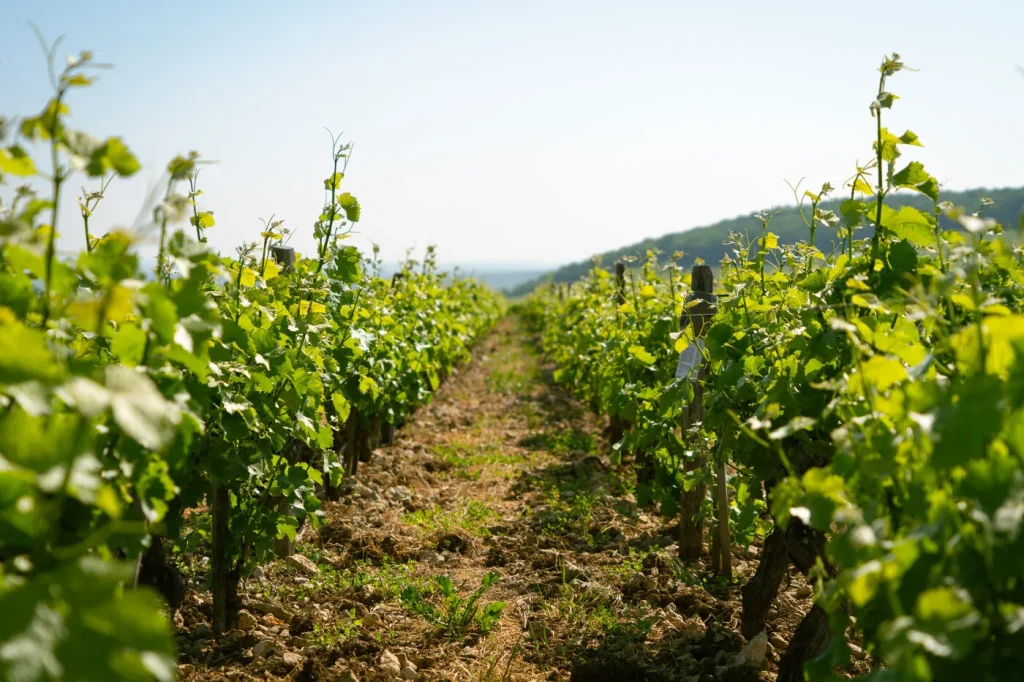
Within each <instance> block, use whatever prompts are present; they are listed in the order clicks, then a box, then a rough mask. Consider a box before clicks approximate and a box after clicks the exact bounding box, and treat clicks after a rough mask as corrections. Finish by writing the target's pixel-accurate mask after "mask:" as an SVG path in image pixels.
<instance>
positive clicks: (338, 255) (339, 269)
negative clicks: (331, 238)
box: [331, 246, 363, 284]
mask: <svg viewBox="0 0 1024 682" xmlns="http://www.w3.org/2000/svg"><path fill="white" fill-rule="evenodd" d="M362 260H363V257H362V255H361V254H360V253H359V249H357V248H356V247H354V246H343V247H341V248H339V249H336V250H335V252H334V268H333V270H332V272H331V274H332V275H333V276H334V278H336V279H338V280H341V281H342V282H345V283H346V284H355V283H356V282H358V281H359V279H360V277H361V276H362V273H361V270H360V267H359V264H360V263H361V262H362Z"/></svg>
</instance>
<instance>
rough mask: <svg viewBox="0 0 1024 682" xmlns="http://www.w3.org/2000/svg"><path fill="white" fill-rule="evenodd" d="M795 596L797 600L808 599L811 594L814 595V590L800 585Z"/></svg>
mask: <svg viewBox="0 0 1024 682" xmlns="http://www.w3.org/2000/svg"><path fill="white" fill-rule="evenodd" d="M795 594H796V598H797V599H806V598H807V597H810V596H811V595H812V594H814V588H813V587H811V586H810V585H801V586H800V587H798V588H796V592H795Z"/></svg>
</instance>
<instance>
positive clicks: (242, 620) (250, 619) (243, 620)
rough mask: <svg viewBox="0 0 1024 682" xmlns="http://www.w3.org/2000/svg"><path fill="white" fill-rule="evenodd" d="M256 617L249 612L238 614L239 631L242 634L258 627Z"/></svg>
mask: <svg viewBox="0 0 1024 682" xmlns="http://www.w3.org/2000/svg"><path fill="white" fill-rule="evenodd" d="M256 622H257V621H256V616H254V615H252V614H251V613H249V612H248V611H244V610H243V611H239V612H238V629H239V630H241V631H242V632H249V631H250V630H252V629H253V628H254V627H256Z"/></svg>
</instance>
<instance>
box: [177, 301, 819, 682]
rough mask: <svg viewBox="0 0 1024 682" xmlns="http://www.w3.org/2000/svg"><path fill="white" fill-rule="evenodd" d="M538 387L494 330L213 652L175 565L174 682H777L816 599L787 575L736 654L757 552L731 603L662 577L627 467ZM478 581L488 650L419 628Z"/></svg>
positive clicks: (450, 630)
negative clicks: (762, 623)
mask: <svg viewBox="0 0 1024 682" xmlns="http://www.w3.org/2000/svg"><path fill="white" fill-rule="evenodd" d="M549 369H550V368H548V367H546V366H545V364H544V361H543V359H542V357H541V356H540V355H539V354H538V352H537V351H536V350H535V346H534V345H533V343H532V342H531V339H530V338H529V336H528V334H527V332H526V331H525V330H524V328H523V327H522V325H521V322H520V321H519V320H517V319H516V318H515V317H510V318H507V319H505V320H504V321H503V322H502V323H501V324H500V325H499V326H498V327H497V329H495V331H494V332H492V334H491V335H490V336H489V337H488V338H487V339H486V340H484V341H483V342H482V343H480V344H479V345H478V346H477V348H476V349H475V352H474V357H473V360H472V362H471V363H469V364H467V365H465V366H463V367H462V368H460V370H459V371H456V372H455V373H454V374H453V375H452V376H451V377H449V378H448V380H447V381H446V382H445V384H444V385H443V386H442V387H441V388H440V390H438V392H437V394H436V396H435V398H434V401H433V402H432V403H431V404H430V405H429V406H427V407H425V408H423V409H421V410H420V411H419V412H418V413H417V414H416V415H415V416H414V418H413V419H412V420H410V423H408V424H407V425H405V426H404V427H403V428H402V429H401V430H400V431H399V433H398V437H397V439H396V442H395V444H394V445H391V446H388V447H382V448H380V449H378V450H377V451H376V452H375V453H374V456H373V458H372V461H371V462H370V463H368V464H363V465H360V470H359V473H358V475H357V476H355V477H353V478H350V479H348V480H346V481H345V486H344V494H343V496H342V498H341V500H340V501H339V502H337V503H329V504H328V505H327V507H326V514H327V521H326V524H325V525H324V526H323V527H321V528H320V529H319V530H317V531H313V530H310V529H309V528H308V527H307V528H304V529H303V531H302V532H301V533H300V535H299V538H298V542H297V545H296V549H295V552H296V554H295V555H292V556H291V557H289V558H287V559H283V560H280V561H277V562H274V563H273V564H270V565H268V566H265V567H263V568H261V569H257V571H256V572H255V574H254V575H253V576H251V577H250V578H249V579H248V580H247V581H246V582H245V584H244V586H243V588H242V597H243V600H244V603H245V607H246V610H245V611H244V612H243V613H242V617H241V619H240V628H239V630H238V631H236V632H233V633H231V634H229V635H227V636H225V637H223V638H221V639H220V640H219V641H215V640H214V639H212V638H211V636H210V629H209V622H210V615H211V597H210V593H209V592H208V591H207V590H206V588H205V571H206V566H205V563H204V562H203V561H201V560H199V559H196V558H195V557H191V556H188V555H186V556H184V557H182V564H183V566H185V567H186V574H187V578H188V583H189V591H188V595H187V597H186V600H185V603H184V605H183V606H182V608H181V609H180V610H179V611H178V613H177V614H176V616H175V624H176V627H177V640H178V647H179V651H180V652H181V655H180V660H179V663H180V666H179V671H180V676H181V679H183V680H186V681H196V680H274V679H287V680H296V681H301V682H356V681H359V682H372V681H374V680H382V681H383V680H402V679H404V680H422V681H424V682H427V681H430V680H459V681H462V680H467V681H469V680H472V681H476V680H480V681H503V680H509V681H511V680H517V681H518V680H572V681H573V682H596V681H603V680H609V681H611V680H616V681H618V680H650V681H656V680H658V681H660V680H692V681H694V682H697V681H704V680H727V681H733V680H735V681H739V680H772V679H774V677H775V674H774V670H775V665H776V663H777V661H778V658H779V653H781V650H782V648H784V647H785V645H786V642H787V641H788V639H789V637H790V635H791V634H792V632H793V630H794V629H795V627H796V625H797V624H798V623H799V622H800V620H801V619H802V618H803V615H804V614H805V613H806V612H807V610H808V609H809V608H810V607H811V589H810V588H809V587H808V586H807V584H806V583H805V582H804V581H803V578H802V577H800V576H799V575H795V574H794V575H793V576H792V579H791V580H790V581H789V582H788V584H784V585H783V590H782V591H780V594H779V598H778V600H777V602H776V605H775V607H773V610H772V611H771V613H770V614H769V621H768V628H767V632H766V633H765V635H766V637H767V639H768V644H767V646H764V642H763V641H762V642H760V643H755V644H754V645H753V646H746V645H747V642H745V641H744V640H743V638H742V637H741V636H740V635H739V614H740V603H739V585H742V584H743V582H745V581H746V579H747V578H748V577H749V576H750V575H752V574H753V572H754V570H755V568H756V561H757V551H758V548H757V547H756V546H755V547H751V548H750V550H749V551H748V552H747V553H744V552H742V551H741V550H737V551H736V553H735V555H734V560H733V561H734V568H735V573H736V578H737V581H736V583H735V584H732V585H725V584H722V583H721V582H719V581H717V580H716V579H715V577H714V576H713V575H712V574H711V573H710V572H709V571H706V570H705V568H704V566H702V565H698V564H689V565H683V564H681V563H680V562H679V561H678V560H677V559H675V556H676V546H675V535H676V529H675V526H674V524H669V523H666V521H665V519H663V518H661V517H659V516H658V515H657V514H656V513H655V512H654V511H653V510H650V511H648V510H643V509H638V508H637V506H636V504H635V501H634V498H633V496H632V493H631V490H632V484H633V481H632V480H631V474H630V471H629V467H628V466H622V467H617V466H612V465H610V464H609V463H608V462H609V458H608V456H607V453H609V452H610V451H611V448H610V445H609V443H608V442H607V441H606V440H605V439H604V438H603V437H602V435H601V426H600V424H599V423H598V420H597V418H595V417H594V416H593V415H592V414H591V413H590V412H589V411H587V410H586V409H584V408H583V406H581V405H580V404H579V403H578V402H576V401H575V400H573V399H572V398H571V397H570V396H568V395H567V394H566V393H565V392H564V391H562V390H561V389H560V388H558V387H556V386H554V385H553V384H552V383H551V382H550V380H549ZM488 573H494V574H496V575H497V576H498V580H497V582H496V583H495V584H494V585H493V586H492V587H491V588H490V589H489V590H487V591H486V592H485V593H484V594H483V595H482V596H481V597H480V599H479V601H478V602H477V606H478V607H479V608H478V611H479V610H483V608H484V607H485V606H486V605H487V604H490V603H491V602H503V603H504V609H503V610H502V611H501V615H500V618H499V619H498V620H497V622H496V624H494V625H493V627H492V628H490V630H489V631H487V632H483V631H482V628H481V627H480V623H479V622H478V621H475V620H470V622H469V623H467V624H460V623H458V622H457V621H458V618H457V616H458V615H460V613H461V610H459V609H456V613H455V615H456V618H454V619H452V620H455V621H456V622H447V623H445V622H444V621H445V619H444V618H443V617H442V618H440V620H441V621H442V625H437V624H435V623H434V622H430V621H428V618H427V615H430V614H426V615H425V614H424V612H425V611H427V610H428V609H429V608H431V607H433V608H434V609H436V610H437V611H438V612H439V613H440V612H443V609H441V608H440V605H441V603H442V600H443V596H442V595H441V592H440V590H439V588H438V580H437V579H438V578H439V577H447V578H449V579H450V580H451V582H452V585H453V586H454V589H455V592H456V593H457V597H463V598H464V597H468V596H469V595H470V594H471V593H472V592H473V591H474V590H477V589H478V588H480V587H481V584H482V582H483V581H484V576H485V575H487V574H488ZM403 594H404V598H403ZM496 609H497V607H495V610H496ZM445 625H447V627H445ZM761 639H762V640H763V639H765V638H764V637H762V638H761ZM745 646H746V648H745V649H744V647H745Z"/></svg>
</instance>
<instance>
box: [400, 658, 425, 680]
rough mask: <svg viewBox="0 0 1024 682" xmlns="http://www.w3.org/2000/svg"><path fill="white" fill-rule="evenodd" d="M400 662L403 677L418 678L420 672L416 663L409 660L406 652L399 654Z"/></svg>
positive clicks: (408, 678) (407, 678)
mask: <svg viewBox="0 0 1024 682" xmlns="http://www.w3.org/2000/svg"><path fill="white" fill-rule="evenodd" d="M398 663H399V665H401V666H402V678H403V679H406V680H415V679H418V678H419V676H420V674H419V672H418V671H417V670H416V664H415V663H413V662H412V661H410V660H409V657H408V656H406V655H405V654H404V653H402V654H398Z"/></svg>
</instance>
